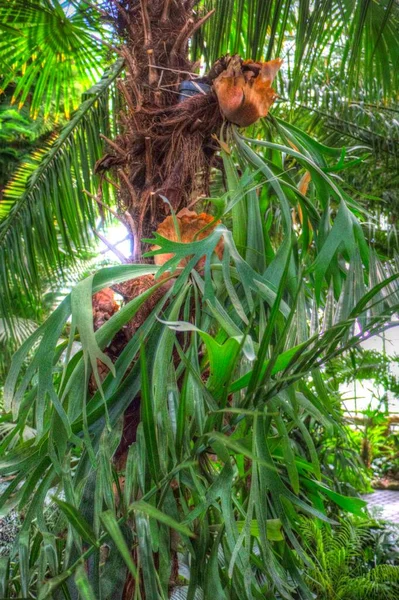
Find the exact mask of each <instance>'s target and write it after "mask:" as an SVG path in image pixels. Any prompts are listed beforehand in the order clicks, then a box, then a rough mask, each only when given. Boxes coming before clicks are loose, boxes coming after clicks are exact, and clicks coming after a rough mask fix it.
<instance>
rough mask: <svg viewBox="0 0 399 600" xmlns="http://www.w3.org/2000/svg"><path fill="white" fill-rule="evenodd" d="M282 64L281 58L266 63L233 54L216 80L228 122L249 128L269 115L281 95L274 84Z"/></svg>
mask: <svg viewBox="0 0 399 600" xmlns="http://www.w3.org/2000/svg"><path fill="white" fill-rule="evenodd" d="M281 64H282V60H281V59H279V58H277V59H275V60H271V61H269V62H264V63H262V62H254V61H251V60H246V61H243V60H242V59H241V58H240V57H239V56H238V55H235V56H232V57H231V59H230V61H229V62H228V65H227V68H226V69H225V70H224V71H222V73H220V75H219V76H218V77H217V78H216V79H215V81H214V83H213V88H214V90H215V92H216V95H217V98H218V101H219V106H220V110H221V112H222V114H223V115H224V116H225V118H226V119H227V120H228V121H231V122H232V123H235V124H236V125H239V126H240V127H248V126H249V125H252V124H253V123H255V122H256V121H257V120H258V119H260V118H261V117H265V116H266V115H267V114H268V112H269V109H270V107H271V105H272V104H273V102H274V100H275V99H276V98H277V94H276V92H275V91H274V90H273V88H272V87H271V84H272V82H273V79H274V78H275V76H276V74H277V72H278V70H279V69H280V67H281Z"/></svg>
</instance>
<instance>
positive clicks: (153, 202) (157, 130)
mask: <svg viewBox="0 0 399 600" xmlns="http://www.w3.org/2000/svg"><path fill="white" fill-rule="evenodd" d="M194 5H195V1H194V0H189V1H187V2H184V1H183V0H180V1H176V0H151V1H150V0H128V1H124V2H111V10H112V13H113V15H114V18H115V21H116V23H117V28H118V32H119V34H120V36H121V38H122V39H124V40H125V43H124V44H123V46H121V47H120V50H119V51H120V53H121V55H122V56H123V57H124V59H125V65H126V78H125V79H123V80H120V81H119V84H118V85H119V89H120V91H121V93H122V95H123V97H124V99H125V102H126V109H125V110H124V111H122V112H121V114H120V121H121V129H122V133H121V134H120V135H119V136H118V137H117V138H116V139H115V140H113V141H112V144H111V143H110V144H109V148H108V150H109V153H108V154H107V155H106V156H105V157H103V159H101V160H100V161H99V163H98V164H97V165H96V169H97V171H98V172H102V171H105V170H107V169H109V168H113V169H116V171H117V175H118V179H119V186H120V189H119V202H120V207H121V209H123V211H128V213H129V214H130V216H131V218H132V221H131V222H132V223H133V226H134V228H135V231H134V235H135V238H136V240H140V239H141V238H142V237H149V236H150V234H151V233H152V232H153V231H154V230H155V229H156V228H157V225H158V224H159V223H160V222H161V221H162V220H163V219H164V218H165V217H166V216H167V215H168V214H170V207H169V205H168V204H167V203H165V202H164V200H163V198H162V196H164V197H165V198H167V200H168V201H169V203H170V205H171V206H172V207H173V209H174V210H175V211H178V210H179V209H180V208H182V207H184V206H187V204H188V203H189V202H190V201H192V200H193V198H194V199H195V196H197V197H198V196H201V195H204V194H206V193H207V192H208V182H209V172H210V169H211V166H212V160H213V157H214V153H215V150H216V149H217V147H216V142H215V141H214V140H213V139H212V137H211V136H212V134H213V133H215V132H217V131H218V130H219V128H220V125H221V123H222V120H223V117H222V115H221V112H220V109H219V104H218V100H217V97H216V95H215V94H214V93H213V92H212V91H210V93H199V94H197V95H194V96H192V97H187V98H185V97H184V96H182V95H180V94H179V85H180V84H181V82H182V81H184V80H188V79H192V80H196V79H197V78H198V76H196V75H194V74H193V73H192V72H193V70H194V69H195V67H194V66H193V64H192V63H191V62H190V60H189V58H188V44H189V39H190V37H191V36H192V35H193V34H194V32H195V31H196V30H197V29H198V28H199V27H200V26H201V24H202V23H203V22H204V21H205V20H206V19H207V18H209V17H210V16H212V12H211V13H209V14H204V15H200V14H196V13H195V10H194ZM221 69H222V67H220V68H219V69H216V70H213V71H212V72H211V73H210V77H211V78H212V77H215V76H216V75H217V74H218V72H219V71H220V70H221ZM204 80H208V81H209V76H208V77H207V78H202V79H201V81H204ZM182 99H184V101H181V100H182ZM179 100H180V101H179ZM138 250H139V249H138ZM134 258H135V259H136V260H137V259H138V258H140V251H136V256H135V257H134Z"/></svg>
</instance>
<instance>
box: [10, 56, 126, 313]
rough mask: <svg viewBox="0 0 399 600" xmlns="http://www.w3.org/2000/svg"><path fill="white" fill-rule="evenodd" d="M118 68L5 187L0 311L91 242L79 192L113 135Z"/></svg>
mask: <svg viewBox="0 0 399 600" xmlns="http://www.w3.org/2000/svg"><path fill="white" fill-rule="evenodd" d="M122 67H123V62H122V61H121V60H119V61H117V62H116V63H115V64H114V65H113V66H112V67H111V68H110V69H109V70H108V71H107V72H106V73H105V75H104V76H103V78H102V79H101V81H100V82H99V83H98V84H97V85H95V86H94V87H92V88H91V89H90V90H89V91H88V92H87V93H86V94H85V98H86V99H85V100H84V102H83V103H82V104H81V106H80V108H79V110H78V111H76V113H75V114H74V116H73V117H72V119H71V120H70V121H69V123H68V124H67V125H66V126H65V127H64V128H63V129H62V131H61V132H60V134H59V136H58V137H55V139H54V140H53V142H52V143H51V144H48V145H47V146H46V147H45V148H43V149H41V150H39V151H37V152H35V153H34V154H33V156H31V157H30V160H29V162H28V161H27V162H25V163H24V164H22V165H21V167H20V168H19V169H18V170H17V172H16V174H15V175H14V178H13V179H12V181H11V182H10V183H9V185H8V186H7V187H6V189H5V190H4V194H3V199H2V201H1V204H0V265H1V266H0V270H1V274H2V291H1V294H0V312H1V313H2V314H3V315H6V314H7V308H8V307H9V306H10V305H11V303H12V297H13V293H18V292H19V293H20V290H21V289H22V290H24V292H25V293H26V294H27V296H28V297H34V296H35V294H36V293H38V291H39V289H40V279H41V276H42V272H43V269H44V270H45V271H47V272H49V273H52V274H53V277H55V276H56V273H57V271H58V272H59V271H62V269H63V267H64V266H65V265H67V264H68V263H71V262H74V260H75V253H76V250H77V249H79V248H84V247H87V246H88V244H89V229H90V226H92V225H94V219H95V215H96V213H95V210H94V206H93V203H92V202H91V201H90V200H89V199H88V197H87V195H86V194H85V193H84V191H83V190H84V189H86V190H89V191H90V190H93V189H94V188H93V186H94V185H95V181H93V178H92V175H91V169H92V167H93V164H94V162H95V161H96V160H97V159H98V158H100V157H101V155H102V153H103V146H102V143H101V140H100V138H99V135H98V134H99V133H103V134H108V135H109V134H110V133H109V128H110V126H111V124H110V123H111V122H112V119H111V120H110V119H109V99H110V95H112V94H114V88H113V83H114V81H115V79H116V77H117V76H118V74H119V73H120V72H121V69H122ZM104 191H105V193H106V194H107V190H106V188H104ZM105 199H106V198H105ZM11 273H12V277H11V275H10V274H11Z"/></svg>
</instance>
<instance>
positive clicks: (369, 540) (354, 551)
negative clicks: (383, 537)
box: [300, 518, 399, 600]
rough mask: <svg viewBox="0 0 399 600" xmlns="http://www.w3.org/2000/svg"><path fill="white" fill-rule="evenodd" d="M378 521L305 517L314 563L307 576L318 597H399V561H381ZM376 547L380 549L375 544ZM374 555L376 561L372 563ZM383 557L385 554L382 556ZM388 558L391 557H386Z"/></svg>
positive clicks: (381, 599)
mask: <svg viewBox="0 0 399 600" xmlns="http://www.w3.org/2000/svg"><path fill="white" fill-rule="evenodd" d="M374 526H375V523H371V522H370V521H367V520H362V521H359V522H355V521H351V520H349V519H346V520H342V521H341V522H340V524H339V526H338V527H336V528H331V527H321V526H320V523H318V522H316V521H313V520H310V519H306V518H303V519H302V521H301V525H300V529H301V534H302V538H303V542H304V546H305V547H306V549H307V551H308V554H309V558H310V562H311V566H310V567H308V568H307V569H306V570H305V573H304V575H305V579H306V582H307V584H308V586H309V588H310V589H311V591H312V592H314V593H315V594H316V597H317V599H318V600H341V599H342V600H366V599H367V600H397V598H399V565H396V564H377V555H378V553H377V552H373V548H374V546H375V545H376V544H377V543H378V537H376V536H375V529H373V527H374ZM374 550H376V549H375V548H374ZM370 556H373V557H374V560H373V562H374V564H370V563H371V561H370ZM378 560H379V561H383V560H384V557H381V556H379V559H378ZM386 560H388V557H386Z"/></svg>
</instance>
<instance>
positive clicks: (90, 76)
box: [0, 0, 106, 118]
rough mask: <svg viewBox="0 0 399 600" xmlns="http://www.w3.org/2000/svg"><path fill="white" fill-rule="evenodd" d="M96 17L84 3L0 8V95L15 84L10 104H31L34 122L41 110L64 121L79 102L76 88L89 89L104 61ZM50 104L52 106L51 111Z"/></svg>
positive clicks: (29, 0)
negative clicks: (0, 70) (1, 74)
mask: <svg viewBox="0 0 399 600" xmlns="http://www.w3.org/2000/svg"><path fill="white" fill-rule="evenodd" d="M99 16H100V15H99V13H98V12H97V11H95V10H93V9H90V8H89V7H88V5H87V3H85V2H79V3H77V5H76V6H72V4H71V2H65V1H63V2H58V1H56V0H53V1H50V0H37V1H33V0H10V1H9V2H6V3H2V6H0V27H1V29H2V36H1V39H0V57H1V61H2V63H3V64H4V66H5V77H4V80H3V82H2V88H3V90H4V89H6V88H7V87H8V86H9V84H10V83H13V82H14V83H16V88H15V91H14V94H13V101H15V102H18V103H19V106H22V105H23V104H25V103H26V102H28V100H29V103H30V106H31V113H32V115H33V116H34V117H36V116H37V115H38V113H39V110H40V109H41V108H42V107H44V114H45V116H48V115H49V113H50V110H51V108H54V109H55V111H56V112H58V111H59V110H61V107H63V110H64V112H65V115H66V116H67V117H68V118H69V115H70V113H71V112H72V111H73V110H75V109H76V108H77V107H78V105H79V101H80V89H81V86H82V85H84V86H87V84H90V83H93V82H94V80H95V78H96V77H98V75H99V73H100V68H99V65H101V62H102V61H103V60H104V59H105V51H104V48H105V46H104V45H102V44H101V42H100V41H99V40H97V39H96V35H95V34H99V33H100V35H101V36H102V37H106V32H105V31H104V29H103V27H102V25H101V22H100V20H99ZM52 103H54V105H53V106H52Z"/></svg>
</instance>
